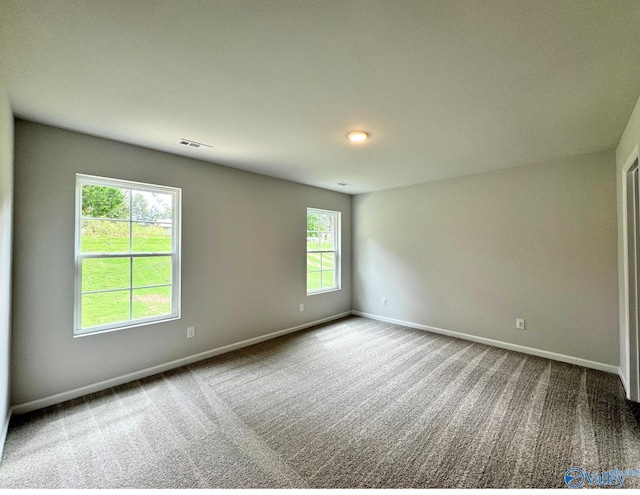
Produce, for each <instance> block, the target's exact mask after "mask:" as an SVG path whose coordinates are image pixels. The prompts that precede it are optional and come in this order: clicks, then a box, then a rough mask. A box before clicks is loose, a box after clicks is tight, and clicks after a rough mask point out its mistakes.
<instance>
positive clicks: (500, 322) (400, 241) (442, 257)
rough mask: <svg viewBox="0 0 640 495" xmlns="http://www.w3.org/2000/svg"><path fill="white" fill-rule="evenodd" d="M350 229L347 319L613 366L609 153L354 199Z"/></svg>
mask: <svg viewBox="0 0 640 495" xmlns="http://www.w3.org/2000/svg"><path fill="white" fill-rule="evenodd" d="M353 223H354V234H353V235H354V247H353V248H354V253H355V256H354V272H353V277H354V278H353V285H354V309H355V310H357V311H362V312H365V313H370V314H375V315H378V316H383V317H388V318H393V319H397V320H403V321H408V322H412V323H417V324H421V325H428V326H432V327H438V328H442V329H445V330H451V331H456V332H462V333H467V334H472V335H475V336H479V337H485V338H490V339H495V340H499V341H503V342H507V343H512V344H518V345H524V346H528V347H534V348H537V349H541V350H545V351H551V352H556V353H561V354H565V355H569V356H572V357H577V358H582V359H588V360H592V361H596V362H600V363H604V364H609V365H615V366H617V365H618V362H619V341H618V309H617V303H618V293H617V272H616V270H617V259H616V254H617V247H616V179H615V158H614V155H613V153H605V154H595V155H587V156H577V157H572V158H570V159H565V160H559V161H554V162H552V163H545V164H538V165H532V166H525V167H518V168H513V169H509V170H506V171H501V172H494V173H487V174H481V175H474V176H468V177H462V178H457V179H452V180H446V181H441V182H433V183H428V184H423V185H419V186H412V187H405V188H400V189H394V190H389V191H383V192H378V193H371V194H364V195H360V196H356V197H355V198H354V202H353ZM383 297H386V298H388V306H383V305H382V303H381V299H382V298H383ZM516 318H524V319H526V325H527V328H526V330H525V331H519V330H516V329H515V319H516Z"/></svg>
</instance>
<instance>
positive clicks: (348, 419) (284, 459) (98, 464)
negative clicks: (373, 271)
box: [0, 317, 640, 488]
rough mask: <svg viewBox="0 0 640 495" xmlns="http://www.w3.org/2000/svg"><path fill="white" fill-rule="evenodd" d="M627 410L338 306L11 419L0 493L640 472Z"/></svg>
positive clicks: (634, 481) (559, 480)
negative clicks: (219, 351)
mask: <svg viewBox="0 0 640 495" xmlns="http://www.w3.org/2000/svg"><path fill="white" fill-rule="evenodd" d="M639 419H640V413H639V412H638V408H637V406H635V405H633V404H631V403H629V402H628V401H626V400H625V398H624V392H623V390H622V386H621V384H620V383H619V379H618V377H617V376H615V375H612V374H608V373H604V372H600V371H595V370H590V369H586V368H581V367H578V366H573V365H569V364H564V363H559V362H555V361H550V360H546V359H543V358H538V357H535V356H528V355H525V354H520V353H517V352H513V351H507V350H503V349H497V348H493V347H489V346H486V345H482V344H477V343H472V342H468V341H464V340H459V339H455V338H451V337H445V336H442V335H437V334H432V333H428V332H424V331H420V330H415V329H410V328H404V327H401V326H398V325H392V324H389V323H383V322H379V321H373V320H369V319H366V318H359V317H349V318H345V319H342V320H339V321H336V322H331V323H328V324H325V325H321V326H318V327H314V328H312V329H308V330H305V331H303V332H298V333H296V334H291V335H288V336H284V337H281V338H278V339H275V340H272V341H268V342H263V343H261V344H258V345H255V346H252V347H247V348H244V349H240V350H237V351H234V352H231V353H228V354H224V355H221V356H217V357H215V358H211V359H208V360H206V361H201V362H199V363H196V364H193V365H190V366H186V367H182V368H178V369H176V370H172V371H169V372H166V373H162V374H159V375H156V376H153V377H150V378H146V379H143V380H138V381H135V382H132V383H129V384H126V385H122V386H119V387H115V388H112V389H109V390H106V391H103V392H99V393H96V394H92V395H90V396H87V397H82V398H79V399H75V400H73V401H69V402H66V403H64V404H59V405H56V406H52V407H49V408H47V409H43V410H40V411H35V412H33V413H30V414H26V415H22V416H17V417H14V418H13V419H12V423H11V427H10V430H9V434H8V437H7V443H6V447H5V453H4V457H3V463H2V466H1V467H0V488H252V487H262V488H289V487H291V488H368V487H371V488H410V487H416V488H457V487H468V488H509V487H518V488H551V487H553V488H562V487H564V486H565V484H564V473H565V472H566V471H567V469H569V468H572V467H579V468H581V469H583V470H585V471H591V472H593V471H603V470H605V471H606V470H611V469H623V470H624V469H640V427H639V426H640V425H639ZM623 486H624V487H627V488H637V487H640V477H637V478H634V477H629V478H627V479H625V481H624V485H623Z"/></svg>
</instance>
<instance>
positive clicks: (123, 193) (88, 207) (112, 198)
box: [82, 185, 130, 219]
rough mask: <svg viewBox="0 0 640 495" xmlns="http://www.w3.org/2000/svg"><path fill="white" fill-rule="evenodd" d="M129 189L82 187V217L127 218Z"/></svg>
mask: <svg viewBox="0 0 640 495" xmlns="http://www.w3.org/2000/svg"><path fill="white" fill-rule="evenodd" d="M129 194H130V190H129V189H121V188H118V187H109V186H94V185H85V186H82V216H84V217H92V218H120V219H128V218H129Z"/></svg>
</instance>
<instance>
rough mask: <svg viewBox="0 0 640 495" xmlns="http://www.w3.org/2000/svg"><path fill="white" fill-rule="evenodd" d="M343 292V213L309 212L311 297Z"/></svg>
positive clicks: (309, 292) (309, 283)
mask: <svg viewBox="0 0 640 495" xmlns="http://www.w3.org/2000/svg"><path fill="white" fill-rule="evenodd" d="M338 289H340V212H338V211H327V210H317V209H315V208H307V294H316V293H319V292H327V291H330V290H338Z"/></svg>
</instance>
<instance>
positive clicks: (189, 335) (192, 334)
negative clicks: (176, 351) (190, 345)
mask: <svg viewBox="0 0 640 495" xmlns="http://www.w3.org/2000/svg"><path fill="white" fill-rule="evenodd" d="M195 336H196V327H189V328H187V338H188V339H192V338H194V337H195Z"/></svg>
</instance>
